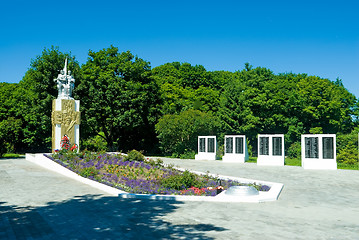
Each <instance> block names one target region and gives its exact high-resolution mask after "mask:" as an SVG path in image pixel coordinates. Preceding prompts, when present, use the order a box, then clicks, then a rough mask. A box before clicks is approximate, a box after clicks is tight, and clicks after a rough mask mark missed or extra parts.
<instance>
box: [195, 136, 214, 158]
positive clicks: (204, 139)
mask: <svg viewBox="0 0 359 240" xmlns="http://www.w3.org/2000/svg"><path fill="white" fill-rule="evenodd" d="M216 151H217V139H216V136H198V154H196V155H195V160H216Z"/></svg>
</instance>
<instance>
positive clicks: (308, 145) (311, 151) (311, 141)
mask: <svg viewBox="0 0 359 240" xmlns="http://www.w3.org/2000/svg"><path fill="white" fill-rule="evenodd" d="M304 142H305V149H304V150H305V158H319V154H318V150H319V149H318V148H319V146H318V137H305V138H304Z"/></svg>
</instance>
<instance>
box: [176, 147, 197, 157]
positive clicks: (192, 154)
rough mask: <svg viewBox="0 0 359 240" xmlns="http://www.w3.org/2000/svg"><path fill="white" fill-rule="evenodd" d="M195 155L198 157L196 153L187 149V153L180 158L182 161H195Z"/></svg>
mask: <svg viewBox="0 0 359 240" xmlns="http://www.w3.org/2000/svg"><path fill="white" fill-rule="evenodd" d="M195 155H196V152H195V151H193V150H187V149H186V152H185V153H182V154H180V155H179V157H180V158H181V159H194V157H195Z"/></svg>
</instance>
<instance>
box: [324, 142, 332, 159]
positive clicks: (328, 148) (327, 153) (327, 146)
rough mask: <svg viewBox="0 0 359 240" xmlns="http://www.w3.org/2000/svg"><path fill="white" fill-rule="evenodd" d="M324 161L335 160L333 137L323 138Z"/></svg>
mask: <svg viewBox="0 0 359 240" xmlns="http://www.w3.org/2000/svg"><path fill="white" fill-rule="evenodd" d="M323 159H334V139H333V137H323Z"/></svg>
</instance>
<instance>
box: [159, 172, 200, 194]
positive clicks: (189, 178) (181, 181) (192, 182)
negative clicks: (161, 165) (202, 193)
mask: <svg viewBox="0 0 359 240" xmlns="http://www.w3.org/2000/svg"><path fill="white" fill-rule="evenodd" d="M162 185H163V186H164V187H165V188H174V189H176V190H182V189H187V188H190V187H198V188H200V187H202V183H201V182H200V181H199V180H197V178H196V175H195V174H194V173H191V172H189V171H188V170H186V171H184V172H183V174H181V175H172V176H170V177H168V178H164V179H162Z"/></svg>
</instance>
